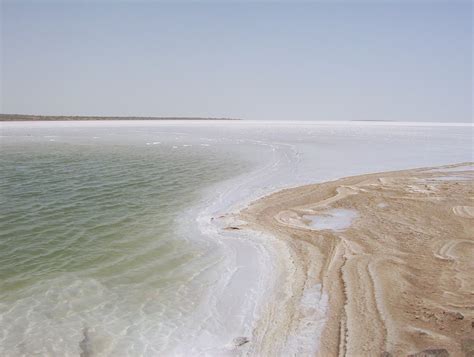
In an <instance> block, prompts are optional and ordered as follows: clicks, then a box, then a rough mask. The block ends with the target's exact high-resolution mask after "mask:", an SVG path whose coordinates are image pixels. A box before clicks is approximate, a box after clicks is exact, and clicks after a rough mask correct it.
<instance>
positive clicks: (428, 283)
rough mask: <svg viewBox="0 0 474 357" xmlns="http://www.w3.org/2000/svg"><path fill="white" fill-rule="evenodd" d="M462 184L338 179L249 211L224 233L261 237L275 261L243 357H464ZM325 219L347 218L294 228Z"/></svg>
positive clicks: (469, 349) (460, 171) (464, 171)
mask: <svg viewBox="0 0 474 357" xmlns="http://www.w3.org/2000/svg"><path fill="white" fill-rule="evenodd" d="M443 170H444V171H443ZM473 179H474V172H473V164H472V163H464V164H457V165H448V166H442V167H437V168H422V169H412V170H405V171H396V172H387V173H376V174H368V175H361V176H355V177H347V178H343V179H340V180H336V181H332V182H327V183H321V184H315V185H308V186H301V187H297V188H291V189H285V190H282V191H279V192H276V193H274V194H271V195H269V196H266V197H264V198H261V199H259V200H257V201H256V202H254V203H252V204H251V205H250V206H249V207H248V208H247V209H245V210H243V211H242V212H241V214H240V217H239V218H240V219H242V220H243V221H245V222H247V223H246V224H244V225H242V226H240V227H236V228H239V229H240V228H244V229H245V228H247V229H248V228H250V229H252V230H260V231H263V232H266V233H270V234H271V235H273V236H274V237H276V238H277V240H278V242H279V245H280V246H281V247H280V248H279V249H280V250H281V251H282V252H283V250H284V251H285V252H284V254H285V255H286V258H285V259H282V260H281V266H280V267H281V271H280V272H279V278H278V280H277V281H276V283H275V287H274V291H273V292H272V295H273V296H274V299H273V300H272V301H269V302H268V303H267V304H266V306H265V307H264V308H263V313H262V315H261V316H260V318H259V321H258V322H257V325H256V328H255V329H254V332H253V336H252V337H251V338H250V341H249V343H248V344H247V345H248V346H246V348H245V353H246V354H250V355H282V354H286V355H288V354H300V355H301V354H305V355H320V356H336V355H351V356H361V355H364V356H369V355H370V356H372V355H373V356H379V355H381V354H383V353H385V355H386V356H389V355H394V356H406V355H409V354H413V353H417V352H420V351H423V350H435V349H438V350H441V351H438V353H444V352H445V351H443V350H446V351H447V353H450V354H451V355H455V356H456V355H459V356H461V355H465V354H468V353H473V350H474V332H473V331H474V328H473V327H472V326H473V324H474V322H473V321H474V312H473V310H472V297H473V295H472V294H473V293H474V279H473V278H472V276H471V275H470V274H469V272H470V271H471V272H472V271H473V269H474V264H473V263H472V261H471V260H472V256H474V225H473V218H474V201H473V199H474V187H473V184H472V182H473ZM334 209H346V210H353V211H354V212H357V218H356V219H355V220H354V221H353V222H352V224H351V225H350V226H349V227H348V228H346V229H342V230H341V229H334V230H333V229H322V230H318V229H316V228H315V227H312V226H311V225H310V224H309V222H308V221H307V220H306V219H305V217H304V216H305V215H308V214H311V215H315V217H316V218H315V219H317V217H318V215H320V216H321V215H322V216H324V215H326V214H327V213H328V212H330V211H331V210H334ZM326 228H327V227H326ZM285 261H286V262H285ZM242 352H243V351H242Z"/></svg>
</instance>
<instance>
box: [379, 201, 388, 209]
mask: <svg viewBox="0 0 474 357" xmlns="http://www.w3.org/2000/svg"><path fill="white" fill-rule="evenodd" d="M377 207H379V208H385V207H388V204H386V203H385V202H381V203H379V204H378V205H377Z"/></svg>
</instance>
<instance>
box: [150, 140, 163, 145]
mask: <svg viewBox="0 0 474 357" xmlns="http://www.w3.org/2000/svg"><path fill="white" fill-rule="evenodd" d="M152 144H153V145H158V144H161V142H160V141H154V142H153V143H152Z"/></svg>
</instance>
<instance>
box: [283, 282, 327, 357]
mask: <svg viewBox="0 0 474 357" xmlns="http://www.w3.org/2000/svg"><path fill="white" fill-rule="evenodd" d="M299 307H300V314H301V317H300V320H299V323H298V326H297V328H296V331H295V333H294V334H291V335H289V336H288V340H287V343H286V346H285V349H284V351H283V352H284V355H287V356H297V355H300V356H314V355H315V354H317V352H318V350H319V340H320V337H321V333H322V331H323V328H324V323H325V322H326V311H327V307H328V295H327V294H325V293H324V292H323V291H322V287H321V284H315V285H313V286H311V287H305V289H304V292H303V296H302V299H301V301H300V306H299Z"/></svg>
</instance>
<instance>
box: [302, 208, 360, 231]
mask: <svg viewBox="0 0 474 357" xmlns="http://www.w3.org/2000/svg"><path fill="white" fill-rule="evenodd" d="M357 216H358V214H357V212H356V211H355V210H351V209H345V208H335V209H332V210H329V211H326V212H325V213H324V214H320V215H304V216H303V218H304V219H305V220H307V221H309V223H308V225H309V226H310V227H311V228H313V229H316V230H324V229H330V230H333V231H342V230H344V229H347V228H349V227H350V225H351V224H352V221H353V220H354V219H355V218H357Z"/></svg>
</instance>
